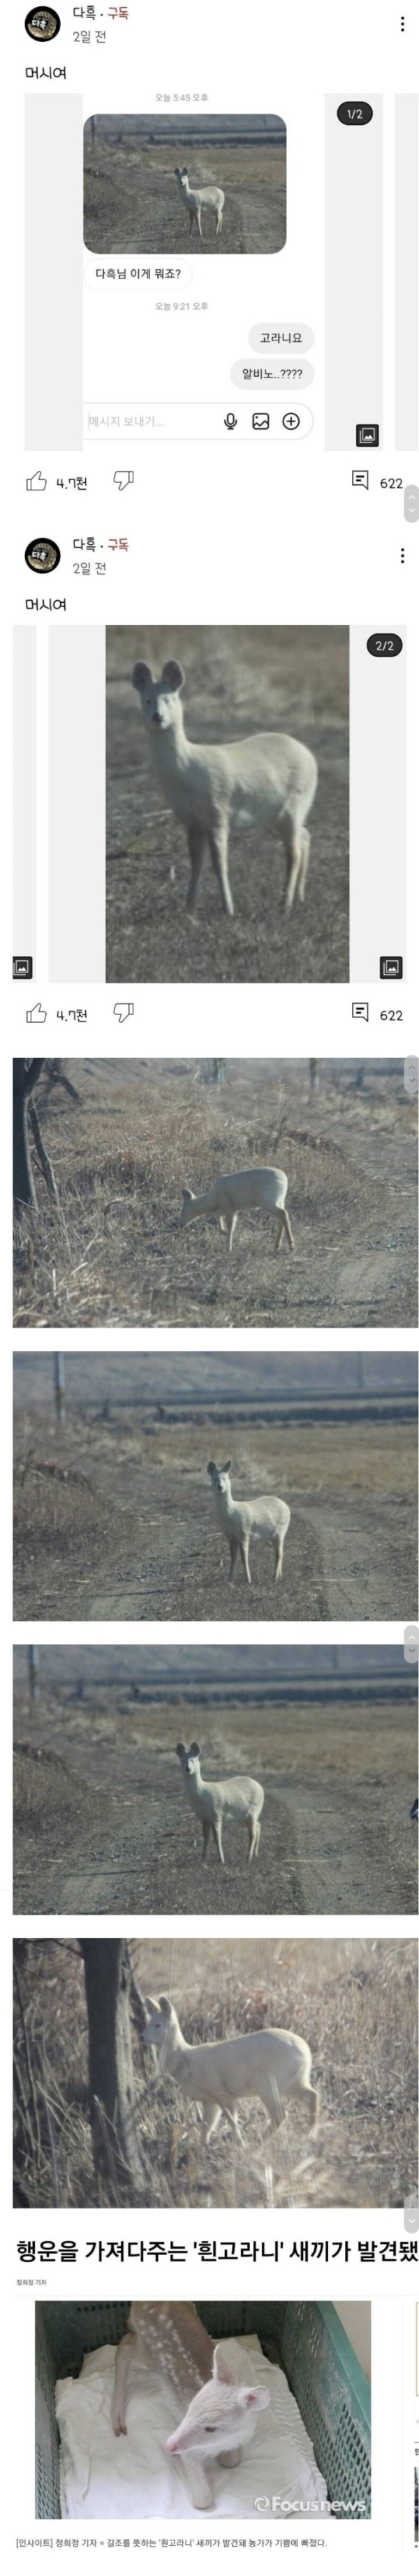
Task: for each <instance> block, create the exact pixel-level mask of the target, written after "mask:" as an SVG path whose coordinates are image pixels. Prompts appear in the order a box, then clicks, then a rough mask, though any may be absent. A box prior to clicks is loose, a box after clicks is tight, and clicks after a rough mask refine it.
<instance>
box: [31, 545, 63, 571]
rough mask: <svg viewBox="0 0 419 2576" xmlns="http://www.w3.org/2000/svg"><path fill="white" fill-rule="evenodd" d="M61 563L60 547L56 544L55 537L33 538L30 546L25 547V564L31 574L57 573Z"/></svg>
mask: <svg viewBox="0 0 419 2576" xmlns="http://www.w3.org/2000/svg"><path fill="white" fill-rule="evenodd" d="M60 561H61V554H60V547H59V546H56V545H55V544H54V538H53V537H32V539H31V544H30V546H25V563H27V564H28V565H29V571H30V572H39V573H44V572H55V567H56V564H59V563H60Z"/></svg>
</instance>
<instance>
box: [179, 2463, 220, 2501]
mask: <svg viewBox="0 0 419 2576" xmlns="http://www.w3.org/2000/svg"><path fill="white" fill-rule="evenodd" d="M182 2468H183V2471H184V2475H185V2478H186V2485H187V2489H188V2495H190V2499H191V2504H195V2505H196V2506H197V2510H198V2512H199V2513H208V2510H209V2507H210V2505H212V2500H213V2499H212V2487H211V2485H210V2480H209V2477H208V2475H207V2470H206V2468H205V2467H204V2461H203V2460H197V2459H196V2458H193V2456H192V2454H191V2452H189V2456H188V2459H187V2460H185V2459H182Z"/></svg>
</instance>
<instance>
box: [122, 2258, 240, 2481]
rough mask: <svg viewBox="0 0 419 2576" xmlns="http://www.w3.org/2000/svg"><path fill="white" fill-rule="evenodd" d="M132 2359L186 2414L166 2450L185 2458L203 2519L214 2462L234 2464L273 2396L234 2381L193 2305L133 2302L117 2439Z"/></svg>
mask: <svg viewBox="0 0 419 2576" xmlns="http://www.w3.org/2000/svg"><path fill="white" fill-rule="evenodd" d="M134 2359H140V2360H141V2361H143V2363H144V2367H145V2369H146V2370H148V2371H150V2369H151V2370H152V2371H153V2370H154V2371H157V2374H158V2378H159V2381H160V2385H161V2386H162V2388H167V2387H168V2386H169V2388H170V2390H171V2391H173V2396H174V2399H175V2404H176V2410H177V2409H178V2407H179V2405H181V2406H182V2407H186V2413H185V2414H183V2415H182V2421H181V2423H180V2424H178V2426H177V2431H176V2432H175V2433H170V2434H169V2438H168V2441H167V2442H166V2445H165V2448H166V2450H167V2451H171V2452H175V2453H176V2454H177V2455H179V2456H180V2457H181V2459H182V2462H184V2468H185V2477H186V2483H187V2487H188V2489H189V2494H190V2497H191V2501H192V2503H193V2504H195V2505H196V2506H197V2507H198V2508H199V2509H200V2510H201V2511H203V2512H205V2510H206V2508H207V2507H208V2506H209V2505H211V2504H212V2503H213V2489H212V2483H211V2474H209V2473H208V2469H209V2471H211V2462H212V2460H215V2459H217V2460H218V2461H219V2462H220V2465H221V2467H222V2468H230V2467H231V2468H232V2467H234V2466H235V2465H236V2462H237V2461H238V2460H240V2458H241V2451H242V2446H243V2443H247V2442H249V2441H250V2440H251V2438H252V2435H253V2433H255V2432H256V2418H257V2415H258V2413H259V2411H260V2409H261V2407H265V2406H269V2393H268V2390H267V2389H265V2388H263V2389H262V2388H254V2387H252V2386H250V2385H249V2383H248V2382H247V2381H246V2382H245V2383H243V2382H242V2381H241V2380H238V2379H236V2378H235V2375H234V2371H233V2370H232V2369H231V2364H230V2362H229V2361H228V2360H227V2359H226V2357H225V2354H224V2353H223V2352H222V2350H221V2348H220V2345H219V2344H216V2345H215V2347H214V2344H213V2343H212V2342H211V2339H210V2336H209V2335H208V2334H207V2333H206V2328H205V2326H204V2325H202V2322H201V2318H200V2317H198V2316H197V2313H196V2308H195V2307H193V2306H192V2303H191V2302H189V2301H188V2300H186V2299H185V2300H182V2299H166V2300H157V2299H147V2300H144V2301H143V2300H139V2299H134V2300H133V2304H132V2307H131V2308H130V2313H129V2318H128V2326H127V2331H126V2334H125V2335H124V2336H123V2340H122V2343H120V2344H119V2347H118V2352H117V2355H116V2362H115V2377H114V2391H113V2402H112V2424H113V2430H114V2433H116V2434H117V2435H118V2434H120V2433H126V2430H127V2424H126V2395H127V2380H128V2373H129V2369H130V2363H131V2362H132V2361H133V2360H134ZM211 2373H212V2376H211Z"/></svg>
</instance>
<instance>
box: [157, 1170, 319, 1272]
mask: <svg viewBox="0 0 419 2576" xmlns="http://www.w3.org/2000/svg"><path fill="white" fill-rule="evenodd" d="M287 1189H288V1177H287V1173H286V1172H278V1171H276V1169H275V1165H274V1164H273V1163H266V1164H265V1165H263V1163H261V1164H259V1165H258V1164H257V1163H256V1164H255V1166H254V1170H253V1171H250V1172H220V1175H219V1179H218V1180H216V1181H213V1184H212V1188H211V1189H210V1190H201V1191H200V1192H199V1195H198V1196H196V1195H195V1191H194V1190H188V1189H184V1190H183V1191H182V1206H181V1211H180V1219H179V1223H180V1225H192V1224H193V1222H194V1219H195V1217H197V1216H216V1217H218V1223H219V1228H220V1234H226V1235H228V1251H229V1252H231V1246H232V1241H233V1235H234V1234H235V1231H236V1225H237V1218H238V1216H239V1214H241V1211H242V1208H265V1210H266V1212H267V1214H268V1215H269V1216H272V1215H276V1216H277V1218H278V1226H277V1236H276V1243H277V1250H278V1251H279V1246H280V1244H281V1243H282V1239H283V1235H284V1234H285V1235H286V1238H287V1242H288V1244H289V1248H290V1252H294V1250H295V1245H294V1236H293V1234H292V1232H291V1226H290V1221H289V1216H288V1212H287V1209H286V1206H285V1200H286V1195H287Z"/></svg>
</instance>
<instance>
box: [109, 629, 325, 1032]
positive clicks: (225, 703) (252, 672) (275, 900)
mask: <svg viewBox="0 0 419 2576" xmlns="http://www.w3.org/2000/svg"><path fill="white" fill-rule="evenodd" d="M173 655H174V656H175V658H176V659H177V660H178V661H180V662H181V663H182V665H183V669H184V671H185V675H186V682H185V691H184V709H185V724H186V732H187V734H188V736H189V737H190V738H191V740H192V741H195V742H201V743H202V742H203V741H205V742H207V741H208V742H232V741H235V740H239V739H242V738H243V736H244V735H248V734H252V733H260V732H275V731H278V730H280V731H281V732H283V733H290V734H293V735H295V736H296V738H297V740H299V741H303V742H304V743H306V744H307V746H308V748H309V749H310V750H311V751H314V752H315V754H316V757H317V761H318V768H319V780H318V787H317V791H316V797H315V802H314V805H313V808H312V813H311V815H310V832H311V835H312V840H311V854H310V867H309V874H308V880H307V888H306V895H305V901H304V904H303V905H301V904H300V903H296V904H295V905H294V909H293V911H292V912H291V913H290V914H289V915H287V914H286V913H285V909H284V901H285V882H286V879H285V860H284V853H283V851H282V848H281V844H280V843H279V841H278V836H277V835H276V834H275V832H274V831H268V830H266V831H264V830H262V829H261V827H260V826H259V827H258V829H257V831H256V829H243V830H242V831H240V830H239V829H238V830H237V831H236V832H233V833H232V836H231V850H230V877H231V887H232V894H233V900H234V904H235V915H234V920H233V921H227V920H226V916H225V914H224V913H223V912H222V908H221V900H220V893H219V888H218V886H217V885H216V881H215V877H214V874H213V870H212V868H211V866H210V863H209V861H208V864H207V865H206V867H205V869H204V872H203V876H202V886H201V889H200V897H199V904H198V909H197V912H196V916H195V919H194V922H193V923H192V924H191V921H190V918H189V917H188V915H187V912H186V893H187V882H188V873H189V869H188V858H187V848H186V835H185V832H184V829H183V825H182V824H180V823H178V822H176V820H175V817H174V815H173V814H172V812H171V811H170V810H168V811H167V812H166V810H165V797H164V796H163V795H162V792H161V788H160V787H159V785H158V781H157V779H156V778H155V775H154V771H153V770H152V766H151V762H150V757H149V752H148V747H147V737H146V729H145V726H144V725H143V723H142V719H141V715H140V707H139V699H138V696H137V695H136V692H135V690H134V689H133V688H132V681H131V674H132V667H133V663H134V662H135V661H136V660H142V661H146V662H149V663H150V665H151V668H152V670H154V672H155V673H158V672H160V671H161V670H162V666H163V663H164V662H165V661H167V659H168V657H169V656H170V657H172V656H173ZM106 775H107V830H106V851H107V964H106V972H107V977H108V981H110V982H111V983H124V982H125V983H126V982H128V983H139V984H143V983H163V984H165V983H170V984H177V983H190V982H191V981H192V982H194V983H196V982H203V983H204V984H210V983H221V984H226V983H227V984H228V983H233V984H237V983H242V982H244V983H250V984H257V983H263V984H275V983H292V984H294V983H313V982H315V983H336V982H338V983H340V982H343V983H347V982H348V978H349V630H348V628H347V627H346V626H328V627H319V626H305V627H298V626H248V627H239V626H230V627H228V626H227V627H214V626H189V627H184V626H171V627H158V626H153V627H151V626H147V627H145V626H144V627H138V626H137V627H129V626H125V627H124V626H119V627H118V626H113V627H108V628H107V722H106Z"/></svg>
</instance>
